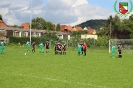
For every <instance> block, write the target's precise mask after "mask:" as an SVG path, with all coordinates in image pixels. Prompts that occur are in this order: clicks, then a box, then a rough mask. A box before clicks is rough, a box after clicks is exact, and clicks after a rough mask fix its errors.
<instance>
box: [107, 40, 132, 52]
mask: <svg viewBox="0 0 133 88" xmlns="http://www.w3.org/2000/svg"><path fill="white" fill-rule="evenodd" d="M119 43H120V44H121V45H122V48H123V51H124V52H126V53H133V39H110V40H109V53H110V52H111V47H112V45H115V46H116V48H117V47H118V44H119Z"/></svg>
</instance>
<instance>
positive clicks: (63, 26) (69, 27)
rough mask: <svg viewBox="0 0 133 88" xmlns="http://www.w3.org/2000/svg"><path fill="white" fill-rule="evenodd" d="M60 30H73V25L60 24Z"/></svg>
mask: <svg viewBox="0 0 133 88" xmlns="http://www.w3.org/2000/svg"><path fill="white" fill-rule="evenodd" d="M60 31H61V32H65V31H66V32H71V31H72V27H71V26H67V25H60Z"/></svg>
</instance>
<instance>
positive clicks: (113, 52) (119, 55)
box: [112, 43, 122, 58]
mask: <svg viewBox="0 0 133 88" xmlns="http://www.w3.org/2000/svg"><path fill="white" fill-rule="evenodd" d="M115 53H116V46H115V45H112V58H114V57H115ZM118 58H122V45H121V44H120V43H119V44H118Z"/></svg>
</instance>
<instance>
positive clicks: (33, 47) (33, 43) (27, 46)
mask: <svg viewBox="0 0 133 88" xmlns="http://www.w3.org/2000/svg"><path fill="white" fill-rule="evenodd" d="M35 44H36V43H35V42H32V43H31V45H32V52H33V53H34V52H35ZM44 46H45V47H46V53H48V52H49V41H48V40H47V41H46V43H45V44H44V43H43V42H41V43H40V44H39V47H40V53H44ZM29 49H30V42H29V41H27V42H26V51H27V52H28V51H29ZM25 55H26V53H25Z"/></svg>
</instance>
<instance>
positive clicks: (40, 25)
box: [31, 17, 47, 30]
mask: <svg viewBox="0 0 133 88" xmlns="http://www.w3.org/2000/svg"><path fill="white" fill-rule="evenodd" d="M31 28H32V29H37V30H46V29H47V23H46V21H45V20H44V19H43V18H41V17H37V18H34V19H32V23H31Z"/></svg>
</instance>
